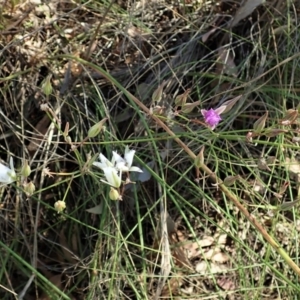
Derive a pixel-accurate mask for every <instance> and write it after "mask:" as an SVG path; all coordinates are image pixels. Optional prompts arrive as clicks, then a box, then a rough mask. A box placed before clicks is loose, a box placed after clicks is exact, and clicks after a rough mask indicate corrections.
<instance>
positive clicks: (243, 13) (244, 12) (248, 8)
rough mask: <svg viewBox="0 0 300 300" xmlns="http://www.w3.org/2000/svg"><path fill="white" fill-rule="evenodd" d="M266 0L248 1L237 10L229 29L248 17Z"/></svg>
mask: <svg viewBox="0 0 300 300" xmlns="http://www.w3.org/2000/svg"><path fill="white" fill-rule="evenodd" d="M265 2H266V0H248V1H245V2H244V4H243V5H242V6H241V7H240V8H239V9H238V10H237V12H236V14H235V16H234V17H233V19H232V21H231V23H230V25H229V28H233V27H234V26H236V25H237V24H238V23H239V22H240V21H241V20H243V19H244V18H246V17H248V16H249V15H250V14H251V13H252V12H253V11H254V10H255V8H256V7H257V6H259V5H261V4H263V3H265Z"/></svg>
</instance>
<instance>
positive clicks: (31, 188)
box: [24, 182, 35, 197]
mask: <svg viewBox="0 0 300 300" xmlns="http://www.w3.org/2000/svg"><path fill="white" fill-rule="evenodd" d="M24 192H25V194H26V195H27V196H28V197H30V196H32V195H33V193H34V192H35V185H34V184H33V183H32V182H29V183H25V184H24Z"/></svg>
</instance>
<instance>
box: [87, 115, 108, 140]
mask: <svg viewBox="0 0 300 300" xmlns="http://www.w3.org/2000/svg"><path fill="white" fill-rule="evenodd" d="M107 119H108V118H104V119H102V120H101V121H100V122H98V123H96V124H95V125H93V126H92V127H91V128H90V129H89V131H88V137H89V138H93V137H95V136H97V135H98V134H99V133H100V131H101V130H102V128H103V125H104V123H105V122H106V120H107Z"/></svg>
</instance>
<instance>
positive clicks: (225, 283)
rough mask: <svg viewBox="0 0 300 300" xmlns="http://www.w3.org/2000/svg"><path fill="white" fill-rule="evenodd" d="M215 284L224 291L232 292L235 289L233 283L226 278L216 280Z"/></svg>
mask: <svg viewBox="0 0 300 300" xmlns="http://www.w3.org/2000/svg"><path fill="white" fill-rule="evenodd" d="M217 284H218V286H219V287H220V288H222V289H223V290H225V291H232V290H235V289H236V285H235V283H234V282H233V281H232V280H231V279H230V278H228V277H222V278H220V279H218V280H217Z"/></svg>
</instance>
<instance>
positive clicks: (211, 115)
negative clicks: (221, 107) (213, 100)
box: [201, 108, 222, 130]
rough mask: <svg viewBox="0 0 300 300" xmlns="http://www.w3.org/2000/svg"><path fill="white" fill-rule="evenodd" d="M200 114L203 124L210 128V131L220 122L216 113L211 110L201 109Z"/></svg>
mask: <svg viewBox="0 0 300 300" xmlns="http://www.w3.org/2000/svg"><path fill="white" fill-rule="evenodd" d="M201 114H202V116H203V117H204V121H205V123H206V124H207V125H208V126H209V127H210V128H211V130H214V129H215V128H216V126H217V125H218V124H219V122H220V121H221V120H222V118H221V117H220V115H219V114H218V112H217V111H216V110H214V109H213V108H211V109H210V110H206V109H201Z"/></svg>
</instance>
